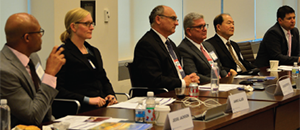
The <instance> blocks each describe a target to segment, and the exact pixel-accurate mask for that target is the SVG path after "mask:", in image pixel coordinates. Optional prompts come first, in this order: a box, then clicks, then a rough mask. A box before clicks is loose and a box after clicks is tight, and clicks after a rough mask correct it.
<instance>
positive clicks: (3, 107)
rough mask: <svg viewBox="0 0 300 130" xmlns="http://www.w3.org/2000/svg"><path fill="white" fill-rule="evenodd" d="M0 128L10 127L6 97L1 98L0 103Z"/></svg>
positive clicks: (3, 129) (7, 129) (6, 128)
mask: <svg viewBox="0 0 300 130" xmlns="http://www.w3.org/2000/svg"><path fill="white" fill-rule="evenodd" d="M0 118H1V119H0V130H11V128H10V108H9V106H8V105H7V100H6V99H1V104H0Z"/></svg>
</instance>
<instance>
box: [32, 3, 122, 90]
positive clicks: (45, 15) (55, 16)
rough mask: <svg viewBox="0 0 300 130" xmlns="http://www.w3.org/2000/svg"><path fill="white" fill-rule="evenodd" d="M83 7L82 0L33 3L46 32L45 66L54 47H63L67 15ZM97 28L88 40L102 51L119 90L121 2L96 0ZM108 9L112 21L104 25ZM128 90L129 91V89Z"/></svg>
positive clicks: (35, 13)
mask: <svg viewBox="0 0 300 130" xmlns="http://www.w3.org/2000/svg"><path fill="white" fill-rule="evenodd" d="M77 7H80V0H49V1H48V0H47V1H45V0H31V8H32V9H31V12H32V15H34V16H35V17H36V18H37V19H38V20H39V22H40V25H41V27H42V28H44V29H45V35H44V36H43V38H42V40H43V44H42V50H41V51H40V52H39V56H40V58H41V61H42V64H43V67H45V62H46V59H47V57H48V55H49V53H50V51H51V50H52V48H53V46H55V45H60V44H61V41H60V39H59V37H60V34H61V33H62V32H63V31H64V30H65V27H64V17H65V14H66V13H67V12H68V11H69V10H71V9H73V8H77ZM96 7H97V8H96V26H95V29H94V31H93V38H92V39H90V40H87V41H88V42H89V43H90V44H91V45H93V46H95V47H96V48H98V49H99V50H100V52H101V55H102V59H103V63H104V69H105V70H106V73H107V76H108V78H109V79H110V81H111V83H112V84H113V87H114V89H115V91H118V92H119V91H120V90H121V89H120V88H119V87H118V85H117V84H118V83H117V82H118V8H117V7H118V1H117V0H96ZM104 8H107V9H108V10H109V12H110V16H111V17H110V20H109V22H108V23H104ZM126 91H128V90H126Z"/></svg>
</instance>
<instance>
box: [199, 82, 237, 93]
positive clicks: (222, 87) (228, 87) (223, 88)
mask: <svg viewBox="0 0 300 130" xmlns="http://www.w3.org/2000/svg"><path fill="white" fill-rule="evenodd" d="M237 87H243V85H240V84H219V91H221V92H225V91H229V90H232V89H236V88H237ZM199 90H204V91H205V90H207V91H210V83H208V84H205V85H199Z"/></svg>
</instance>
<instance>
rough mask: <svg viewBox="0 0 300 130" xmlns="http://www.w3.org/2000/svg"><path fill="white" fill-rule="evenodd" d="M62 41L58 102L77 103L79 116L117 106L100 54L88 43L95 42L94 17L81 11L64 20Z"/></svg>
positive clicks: (71, 13)
mask: <svg viewBox="0 0 300 130" xmlns="http://www.w3.org/2000/svg"><path fill="white" fill-rule="evenodd" d="M65 27H66V31H64V32H63V33H62V34H61V36H60V39H61V41H62V42H63V43H65V44H63V45H62V47H63V48H64V51H63V54H64V56H65V58H66V64H65V65H64V66H63V67H62V68H61V70H60V72H59V73H58V74H57V89H58V90H59V93H58V95H57V98H67V99H76V100H78V101H79V102H80V103H81V108H80V110H79V112H85V111H90V110H93V109H96V108H98V107H103V106H105V104H106V101H107V102H109V103H108V105H111V104H115V103H117V100H116V98H115V93H114V90H113V88H112V85H111V83H110V81H109V79H108V78H107V76H106V72H105V70H104V68H103V63H102V58H101V54H100V52H99V50H98V49H97V48H95V47H93V46H91V45H90V44H89V43H87V42H86V41H85V39H91V38H92V31H93V30H94V22H93V19H92V17H91V14H90V13H89V12H88V11H86V10H84V9H82V8H75V9H72V10H70V11H69V12H68V13H67V14H66V16H65Z"/></svg>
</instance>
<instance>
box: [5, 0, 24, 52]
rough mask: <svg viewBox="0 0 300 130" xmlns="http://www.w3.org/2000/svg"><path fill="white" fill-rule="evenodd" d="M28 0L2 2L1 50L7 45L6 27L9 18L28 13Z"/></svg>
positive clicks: (6, 0)
mask: <svg viewBox="0 0 300 130" xmlns="http://www.w3.org/2000/svg"><path fill="white" fill-rule="evenodd" d="M27 4H28V3H27V0H0V49H2V47H3V45H4V44H5V43H6V37H5V32H4V26H5V23H6V20H7V18H8V17H9V16H10V15H11V14H14V13H18V12H27Z"/></svg>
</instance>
